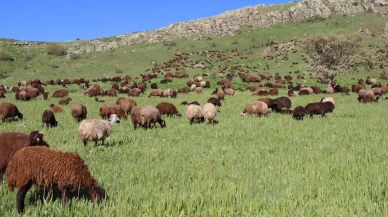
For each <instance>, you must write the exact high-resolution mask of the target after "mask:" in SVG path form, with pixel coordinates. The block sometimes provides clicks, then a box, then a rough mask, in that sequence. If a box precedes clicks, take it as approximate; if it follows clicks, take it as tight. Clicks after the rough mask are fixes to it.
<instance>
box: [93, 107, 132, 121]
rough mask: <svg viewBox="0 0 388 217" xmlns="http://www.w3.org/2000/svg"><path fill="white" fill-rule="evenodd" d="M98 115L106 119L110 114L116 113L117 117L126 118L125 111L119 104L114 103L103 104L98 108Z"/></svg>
mask: <svg viewBox="0 0 388 217" xmlns="http://www.w3.org/2000/svg"><path fill="white" fill-rule="evenodd" d="M99 112H100V117H101V118H103V119H107V118H108V117H109V116H110V115H112V114H116V115H117V116H118V117H119V118H124V119H125V120H127V118H128V116H127V113H126V112H125V111H124V109H123V108H122V107H121V106H120V105H116V104H104V105H102V106H101V107H100V109H99Z"/></svg>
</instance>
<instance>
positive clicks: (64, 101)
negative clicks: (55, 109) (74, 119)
mask: <svg viewBox="0 0 388 217" xmlns="http://www.w3.org/2000/svg"><path fill="white" fill-rule="evenodd" d="M71 100H72V99H71V98H70V97H68V98H67V99H61V100H59V102H58V104H59V105H69V103H70V101H71Z"/></svg>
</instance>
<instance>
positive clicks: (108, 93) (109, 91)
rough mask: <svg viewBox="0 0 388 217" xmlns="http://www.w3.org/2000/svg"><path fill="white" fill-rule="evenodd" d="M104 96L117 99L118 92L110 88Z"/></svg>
mask: <svg viewBox="0 0 388 217" xmlns="http://www.w3.org/2000/svg"><path fill="white" fill-rule="evenodd" d="M104 95H105V96H110V97H117V90H116V89H115V88H110V89H109V90H107V91H106V92H105V93H104Z"/></svg>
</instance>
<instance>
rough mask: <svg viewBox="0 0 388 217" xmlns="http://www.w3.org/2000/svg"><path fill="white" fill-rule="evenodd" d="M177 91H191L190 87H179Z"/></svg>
mask: <svg viewBox="0 0 388 217" xmlns="http://www.w3.org/2000/svg"><path fill="white" fill-rule="evenodd" d="M177 93H190V88H188V87H183V88H179V89H178V91H177Z"/></svg>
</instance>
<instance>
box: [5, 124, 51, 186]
mask: <svg viewBox="0 0 388 217" xmlns="http://www.w3.org/2000/svg"><path fill="white" fill-rule="evenodd" d="M38 145H43V146H47V147H48V144H47V143H46V142H45V141H44V140H43V133H41V132H39V131H32V132H31V133H30V134H27V133H21V132H3V133H0V155H1V157H0V184H1V182H2V181H3V175H4V173H5V169H6V168H7V165H8V162H9V160H10V159H11V157H12V156H13V155H14V154H15V152H16V151H18V150H19V149H22V148H23V147H26V146H38Z"/></svg>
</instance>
